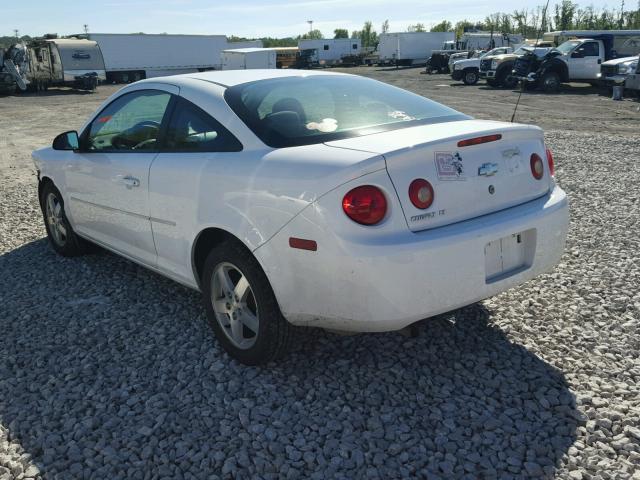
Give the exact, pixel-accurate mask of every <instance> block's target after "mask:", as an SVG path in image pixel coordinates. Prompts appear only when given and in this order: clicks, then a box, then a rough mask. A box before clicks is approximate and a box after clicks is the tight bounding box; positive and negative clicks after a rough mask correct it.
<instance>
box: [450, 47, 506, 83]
mask: <svg viewBox="0 0 640 480" xmlns="http://www.w3.org/2000/svg"><path fill="white" fill-rule="evenodd" d="M511 52H513V48H511V47H499V48H494V49H492V50H489V51H488V52H483V53H479V54H478V55H477V56H474V57H473V58H468V59H463V60H457V61H455V62H454V63H453V67H452V68H451V78H452V79H453V80H462V81H463V82H464V84H465V85H475V84H476V83H478V80H479V79H480V61H481V59H483V58H485V57H493V56H496V55H505V54H509V53H511Z"/></svg>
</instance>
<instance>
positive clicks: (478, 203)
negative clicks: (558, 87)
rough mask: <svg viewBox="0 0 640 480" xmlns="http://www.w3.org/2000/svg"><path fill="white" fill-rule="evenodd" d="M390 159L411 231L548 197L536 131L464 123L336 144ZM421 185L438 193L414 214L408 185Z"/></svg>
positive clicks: (542, 150) (527, 127)
mask: <svg viewBox="0 0 640 480" xmlns="http://www.w3.org/2000/svg"><path fill="white" fill-rule="evenodd" d="M493 134H500V135H501V136H502V138H501V139H500V140H497V141H492V142H488V143H483V144H479V145H471V146H464V147H458V142H459V141H461V140H467V139H471V138H476V137H481V136H487V135H493ZM328 145H331V146H334V147H340V148H349V149H355V150H364V151H368V152H372V153H378V154H381V155H383V156H384V157H385V160H386V165H387V171H388V172H389V176H390V177H391V181H392V182H393V185H394V187H395V189H396V193H397V194H398V198H399V200H400V203H401V205H402V209H403V212H404V215H405V218H406V221H407V224H408V226H409V229H411V230H412V231H419V230H425V229H429V228H435V227H440V226H443V225H448V224H451V223H455V222H460V221H463V220H467V219H470V218H474V217H478V216H481V215H486V214H488V213H492V212H496V211H499V210H503V209H505V208H509V207H513V206H516V205H519V204H521V203H525V202H528V201H530V200H533V199H535V198H539V197H541V196H542V195H544V194H546V193H547V192H548V191H549V187H550V176H549V168H548V165H547V160H546V153H545V146H544V138H543V134H542V130H541V129H539V128H538V127H534V126H530V125H519V124H512V123H502V122H490V121H483V120H465V121H459V122H449V123H442V124H435V125H424V126H418V127H412V128H406V129H402V130H395V131H390V132H384V133H379V134H375V135H368V136H363V137H356V138H350V139H345V140H338V141H335V142H329V143H328ZM533 153H536V154H538V155H539V156H540V158H541V159H542V161H543V165H544V175H543V177H542V179H541V180H536V179H535V178H534V177H533V175H532V173H531V166H530V158H531V155H532V154H533ZM417 178H423V179H426V180H428V181H429V182H430V183H431V185H432V186H433V190H434V201H433V204H432V205H431V206H430V207H429V208H427V209H425V210H422V209H419V208H417V207H415V206H414V205H413V204H412V203H411V200H410V199H409V193H408V192H409V185H410V184H411V182H412V181H413V180H415V179H417Z"/></svg>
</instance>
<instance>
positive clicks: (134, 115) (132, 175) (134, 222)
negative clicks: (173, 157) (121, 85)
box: [66, 87, 178, 265]
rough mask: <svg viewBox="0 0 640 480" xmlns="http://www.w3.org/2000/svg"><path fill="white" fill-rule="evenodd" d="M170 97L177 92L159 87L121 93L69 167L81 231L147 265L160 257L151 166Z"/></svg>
mask: <svg viewBox="0 0 640 480" xmlns="http://www.w3.org/2000/svg"><path fill="white" fill-rule="evenodd" d="M177 92H178V89H177V87H176V89H175V91H174V92H173V93H177ZM171 98H172V92H170V91H167V90H166V89H164V90H159V89H154V88H148V89H147V88H145V89H136V90H133V91H129V92H126V93H124V94H123V95H121V96H119V97H117V98H116V99H115V100H113V101H112V102H111V103H110V104H109V105H107V106H106V107H105V108H104V109H103V110H102V111H101V112H100V113H99V114H98V115H97V116H96V117H95V118H94V120H93V121H92V122H91V123H90V124H89V125H88V126H87V128H86V129H85V131H84V132H83V134H82V135H81V140H80V143H81V149H80V151H79V152H78V153H76V154H75V155H74V156H73V160H72V164H71V165H68V166H67V171H66V176H67V194H68V197H69V204H70V212H71V216H72V219H73V222H74V226H75V228H76V229H77V231H78V232H79V233H80V234H81V235H85V236H87V237H89V238H91V239H94V240H96V241H97V242H98V243H102V244H104V245H105V246H107V247H110V248H112V249H114V250H117V251H118V252H120V253H122V254H124V255H127V256H129V257H131V258H133V259H135V260H139V261H142V262H143V263H146V264H148V265H154V264H155V262H156V258H157V254H156V251H155V246H154V243H153V235H152V233H151V223H150V220H149V197H148V195H149V192H148V185H149V183H148V180H149V167H150V166H151V163H152V162H153V160H154V158H155V157H156V156H157V154H158V148H159V139H160V137H159V136H160V132H161V127H162V122H163V120H164V117H165V115H166V113H167V111H168V106H169V103H170V101H171Z"/></svg>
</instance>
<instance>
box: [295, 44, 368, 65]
mask: <svg viewBox="0 0 640 480" xmlns="http://www.w3.org/2000/svg"><path fill="white" fill-rule="evenodd" d="M298 48H299V49H300V51H301V52H302V51H304V50H315V57H316V58H317V62H318V63H319V64H320V65H332V64H337V63H340V60H341V59H342V58H343V57H348V56H352V55H359V54H360V51H361V49H362V42H361V40H360V39H359V38H323V39H319V40H299V41H298Z"/></svg>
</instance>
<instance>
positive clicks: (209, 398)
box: [0, 240, 580, 479]
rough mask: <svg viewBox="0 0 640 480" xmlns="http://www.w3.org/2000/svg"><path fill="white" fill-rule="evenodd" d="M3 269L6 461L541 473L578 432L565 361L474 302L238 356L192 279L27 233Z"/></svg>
mask: <svg viewBox="0 0 640 480" xmlns="http://www.w3.org/2000/svg"><path fill="white" fill-rule="evenodd" d="M0 273H1V274H2V277H3V278H5V279H7V278H8V279H10V281H5V282H3V283H2V285H0V304H1V305H2V313H1V314H0V331H1V332H2V341H3V345H2V349H1V350H0V437H2V436H5V437H9V440H11V441H12V442H14V443H15V449H14V450H15V451H17V452H18V453H17V454H16V455H18V457H19V459H18V460H16V462H14V463H15V464H14V465H13V466H12V467H11V471H12V472H13V473H14V475H15V476H18V475H17V472H19V471H24V470H27V469H28V468H29V467H30V466H31V467H32V470H31V472H32V473H33V471H34V469H33V466H35V467H36V468H37V470H39V471H40V473H41V474H43V475H44V476H45V477H47V478H48V477H55V476H56V475H60V477H59V478H82V477H84V478H147V476H150V475H151V476H158V477H166V478H183V477H184V478H203V477H210V476H211V474H214V473H216V474H221V476H222V477H223V478H246V477H249V476H252V475H254V474H256V473H260V474H262V476H263V477H264V478H284V477H288V478H300V477H303V478H330V477H334V476H338V477H340V476H341V477H343V478H361V477H365V476H366V477H369V478H376V476H377V477H379V478H385V479H386V478H398V477H407V476H417V477H422V478H424V477H428V478H455V477H462V476H463V475H464V474H465V473H466V474H467V475H468V476H469V477H470V478H494V477H501V478H502V477H505V476H508V475H515V476H519V475H520V476H526V477H538V476H551V475H553V473H554V471H555V465H556V464H557V463H558V462H559V461H560V459H561V457H562V456H563V455H565V454H566V453H567V450H568V449H569V447H570V446H571V444H572V443H573V442H574V440H575V438H576V428H577V425H578V420H579V418H580V414H579V413H578V411H577V410H576V407H575V400H574V397H573V395H572V394H571V392H570V391H569V389H568V386H567V382H566V380H565V378H564V376H563V374H562V372H560V371H559V370H557V369H555V368H553V367H552V366H551V365H549V364H547V363H546V362H545V361H544V360H542V359H541V358H539V357H538V356H536V355H535V354H533V353H532V352H530V351H528V350H527V349H525V348H524V347H522V346H520V345H517V344H513V343H511V342H510V341H509V339H508V338H507V337H506V336H505V334H504V333H503V332H502V331H501V330H499V329H497V328H495V327H493V326H491V323H490V318H491V312H490V311H488V310H486V308H485V307H484V306H483V305H482V304H475V305H472V306H469V307H467V308H463V309H461V310H458V311H456V312H453V313H451V314H447V315H441V316H439V317H436V318H433V319H430V320H427V321H425V322H423V323H422V324H421V325H420V327H419V335H418V336H417V337H414V338H408V337H405V336H402V335H400V334H399V333H388V334H375V335H373V334H368V335H357V336H351V337H340V336H337V335H332V334H321V335H318V336H317V337H316V338H315V339H313V340H311V339H310V338H309V337H310V336H309V335H308V336H305V337H304V338H303V341H302V343H300V344H299V345H298V348H296V349H295V350H294V351H293V352H292V353H291V355H290V356H288V357H287V358H285V359H283V360H282V361H280V362H278V363H274V364H272V365H269V366H266V367H263V368H249V367H244V366H242V365H239V364H237V363H236V362H234V361H232V360H230V359H229V358H228V357H227V356H226V355H225V354H224V353H222V352H221V350H220V349H219V347H218V345H217V342H215V340H213V338H212V336H211V335H210V333H209V330H208V327H207V326H206V322H205V320H204V311H203V308H202V307H201V304H200V301H199V295H198V294H197V293H195V292H192V291H190V290H188V289H186V288H183V287H181V286H179V285H177V284H175V283H173V282H171V281H169V280H166V279H164V278H162V277H160V276H158V275H155V274H153V273H150V272H148V271H146V270H144V269H142V268H140V267H138V266H136V265H134V264H132V263H130V262H128V261H126V260H122V259H120V258H118V257H116V256H114V255H110V254H106V253H103V254H98V255H89V256H85V257H81V258H73V259H66V258H61V257H58V256H56V255H55V254H54V253H53V252H52V251H51V249H50V248H49V247H48V245H47V243H46V241H44V240H38V241H35V242H32V243H28V244H26V245H23V246H22V247H19V248H16V249H14V250H12V251H10V252H8V253H6V254H4V255H1V256H0ZM513 321H514V322H517V321H519V319H518V318H514V319H513ZM0 440H1V438H0ZM20 455H22V456H20ZM14 469H15V470H14ZM314 475H315V477H314Z"/></svg>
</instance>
